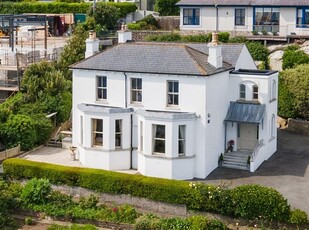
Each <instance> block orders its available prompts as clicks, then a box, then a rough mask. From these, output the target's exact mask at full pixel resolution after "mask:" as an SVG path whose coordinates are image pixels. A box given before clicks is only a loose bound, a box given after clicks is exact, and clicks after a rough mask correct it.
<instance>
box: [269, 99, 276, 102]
mask: <svg viewBox="0 0 309 230" xmlns="http://www.w3.org/2000/svg"><path fill="white" fill-rule="evenodd" d="M274 101H277V98H274V99H271V100H270V101H269V103H272V102H274Z"/></svg>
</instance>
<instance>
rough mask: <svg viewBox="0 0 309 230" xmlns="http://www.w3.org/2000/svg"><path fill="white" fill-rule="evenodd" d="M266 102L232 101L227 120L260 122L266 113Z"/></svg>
mask: <svg viewBox="0 0 309 230" xmlns="http://www.w3.org/2000/svg"><path fill="white" fill-rule="evenodd" d="M265 107H266V105H265V104H262V105H261V104H255V103H246V102H233V101H231V102H230V108H229V110H228V112H227V115H226V117H225V119H224V121H225V122H237V123H251V124H260V123H261V122H262V120H263V118H264V114H265Z"/></svg>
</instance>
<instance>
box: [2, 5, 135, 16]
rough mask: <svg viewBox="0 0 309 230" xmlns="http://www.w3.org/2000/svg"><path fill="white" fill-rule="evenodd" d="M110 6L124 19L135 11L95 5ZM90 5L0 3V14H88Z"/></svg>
mask: <svg viewBox="0 0 309 230" xmlns="http://www.w3.org/2000/svg"><path fill="white" fill-rule="evenodd" d="M100 4H102V5H104V4H107V5H111V6H115V7H117V8H119V11H120V15H119V16H120V17H125V16H126V15H127V14H128V13H131V12H134V11H136V9H137V7H136V5H135V4H133V3H127V2H124V3H114V2H108V3H103V2H98V3H97V5H100ZM91 6H92V5H91V3H66V2H50V3H46V2H15V3H12V2H0V14H24V13H37V14H40V13H42V14H44V13H49V14H65V13H84V14H86V13H87V12H88V9H89V8H90V7H91Z"/></svg>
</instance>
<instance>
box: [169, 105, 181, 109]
mask: <svg viewBox="0 0 309 230" xmlns="http://www.w3.org/2000/svg"><path fill="white" fill-rule="evenodd" d="M165 109H166V110H180V108H179V107H178V105H168V106H166V107H165Z"/></svg>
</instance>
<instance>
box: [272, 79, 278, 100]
mask: <svg viewBox="0 0 309 230" xmlns="http://www.w3.org/2000/svg"><path fill="white" fill-rule="evenodd" d="M271 99H272V100H276V99H277V83H276V80H273V81H272V85H271Z"/></svg>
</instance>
